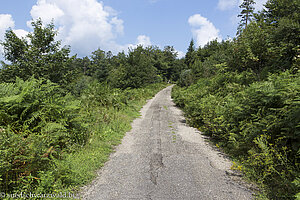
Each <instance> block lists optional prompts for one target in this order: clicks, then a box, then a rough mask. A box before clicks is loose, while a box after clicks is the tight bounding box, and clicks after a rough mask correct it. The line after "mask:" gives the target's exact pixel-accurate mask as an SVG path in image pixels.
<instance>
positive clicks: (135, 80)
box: [0, 19, 185, 199]
mask: <svg viewBox="0 0 300 200" xmlns="http://www.w3.org/2000/svg"><path fill="white" fill-rule="evenodd" d="M32 26H33V32H32V33H29V34H28V35H27V36H26V38H18V37H17V36H16V34H15V33H14V32H13V31H12V30H7V32H6V34H5V39H4V41H3V42H2V43H1V44H2V46H3V48H4V55H5V59H6V60H7V61H9V62H8V63H5V62H3V61H2V63H1V64H2V67H1V69H0V191H1V192H4V193H5V194H14V193H17V194H21V192H23V194H25V193H27V194H29V193H30V192H31V193H35V194H48V193H50V194H53V193H55V194H58V193H60V192H74V191H73V190H74V188H76V187H77V186H80V185H82V184H84V183H87V181H90V180H91V178H92V177H93V176H95V173H94V172H95V170H96V169H98V168H99V167H100V166H102V165H103V163H104V162H105V161H106V160H107V159H108V156H109V153H110V152H111V151H112V148H113V146H114V145H116V144H118V143H119V142H120V140H121V138H122V136H123V135H124V133H125V132H126V131H128V130H129V129H130V122H131V120H132V119H133V118H134V117H137V116H138V111H139V109H140V108H141V106H142V105H143V104H144V103H145V100H146V99H148V98H150V97H152V96H153V95H154V94H155V93H157V92H158V91H159V90H161V89H162V88H163V87H165V86H166V83H167V82H169V81H176V80H177V79H178V78H179V75H180V72H181V70H182V69H183V68H184V67H185V64H184V61H183V60H179V59H177V53H176V51H175V50H174V48H173V47H170V46H167V47H165V48H164V49H163V50H160V49H159V48H158V47H153V46H152V47H142V46H137V47H136V48H133V49H130V50H129V52H128V54H125V53H124V52H121V53H119V54H117V55H113V54H112V53H111V52H104V51H102V50H100V49H98V50H96V51H94V52H92V53H91V55H90V56H89V57H84V58H77V56H70V47H68V46H65V47H61V43H60V42H59V41H56V40H55V36H56V34H57V32H56V31H55V27H54V25H53V24H48V25H43V23H42V21H41V20H40V19H39V20H37V21H34V22H32ZM62 194H63V193H62ZM10 198H11V197H9V196H6V199H10ZM37 199H38V198H37Z"/></svg>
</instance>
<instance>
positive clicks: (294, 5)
mask: <svg viewBox="0 0 300 200" xmlns="http://www.w3.org/2000/svg"><path fill="white" fill-rule="evenodd" d="M254 3H255V2H254V1H252V0H244V1H243V4H242V5H241V8H242V12H241V15H240V17H241V18H242V20H241V23H240V26H239V28H238V32H237V36H236V38H234V39H232V40H227V41H222V42H217V41H212V42H210V43H208V44H207V45H206V46H204V47H199V48H197V49H195V48H194V44H193V41H192V42H191V43H190V46H189V48H188V53H187V54H186V57H185V63H186V64H187V65H188V68H187V69H186V70H184V71H182V73H181V76H180V79H179V84H178V86H176V87H175V88H174V90H173V93H172V95H173V98H174V101H175V102H176V104H177V105H178V106H180V107H181V108H183V110H184V112H185V115H186V117H187V118H188V121H189V124H191V125H192V126H194V127H197V128H198V129H200V130H201V131H202V132H203V133H204V134H206V135H209V136H210V137H211V138H212V139H213V141H214V142H215V144H216V146H217V147H221V148H222V149H224V150H225V151H226V152H227V153H228V154H229V155H230V156H232V158H233V159H234V160H235V161H236V163H238V164H236V166H233V168H234V169H240V170H242V171H243V172H244V174H245V175H246V176H247V177H248V178H249V179H250V180H252V181H254V182H256V183H257V185H258V186H259V188H260V194H258V197H259V198H262V199H295V198H296V199H300V171H299V167H300V165H299V158H300V157H299V156H300V150H299V147H300V71H299V66H300V65H299V64H300V60H299V56H300V54H299V53H300V24H299V22H300V16H299V13H300V3H299V1H291V0H269V1H268V2H267V3H266V9H265V10H264V11H262V12H260V13H254V12H253V4H254Z"/></svg>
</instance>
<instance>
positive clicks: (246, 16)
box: [238, 0, 255, 34]
mask: <svg viewBox="0 0 300 200" xmlns="http://www.w3.org/2000/svg"><path fill="white" fill-rule="evenodd" d="M254 4H255V2H254V0H244V1H243V3H242V4H241V5H240V8H241V9H242V11H241V13H240V14H239V15H238V17H241V18H242V19H241V21H240V24H239V28H238V34H240V32H241V31H242V30H243V28H244V29H247V26H248V24H249V22H250V21H251V19H252V17H253V11H254V7H253V5H254Z"/></svg>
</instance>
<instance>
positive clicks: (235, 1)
mask: <svg viewBox="0 0 300 200" xmlns="http://www.w3.org/2000/svg"><path fill="white" fill-rule="evenodd" d="M255 2H256V4H254V8H255V11H259V10H262V9H263V5H264V4H265V3H266V2H267V0H255ZM242 3H243V0H219V2H218V8H219V9H220V10H231V9H235V8H238V7H239V6H240V5H241V4H242Z"/></svg>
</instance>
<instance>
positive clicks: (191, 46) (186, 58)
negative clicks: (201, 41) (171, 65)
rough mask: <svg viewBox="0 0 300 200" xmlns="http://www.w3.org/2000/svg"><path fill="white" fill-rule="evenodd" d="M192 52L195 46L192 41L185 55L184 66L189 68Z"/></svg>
mask: <svg viewBox="0 0 300 200" xmlns="http://www.w3.org/2000/svg"><path fill="white" fill-rule="evenodd" d="M194 52H195V44H194V40H193V39H192V40H191V42H190V45H189V48H188V49H187V53H186V54H185V64H186V65H187V66H189V65H190V64H191V63H192V60H193V57H194V56H193V54H194Z"/></svg>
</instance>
